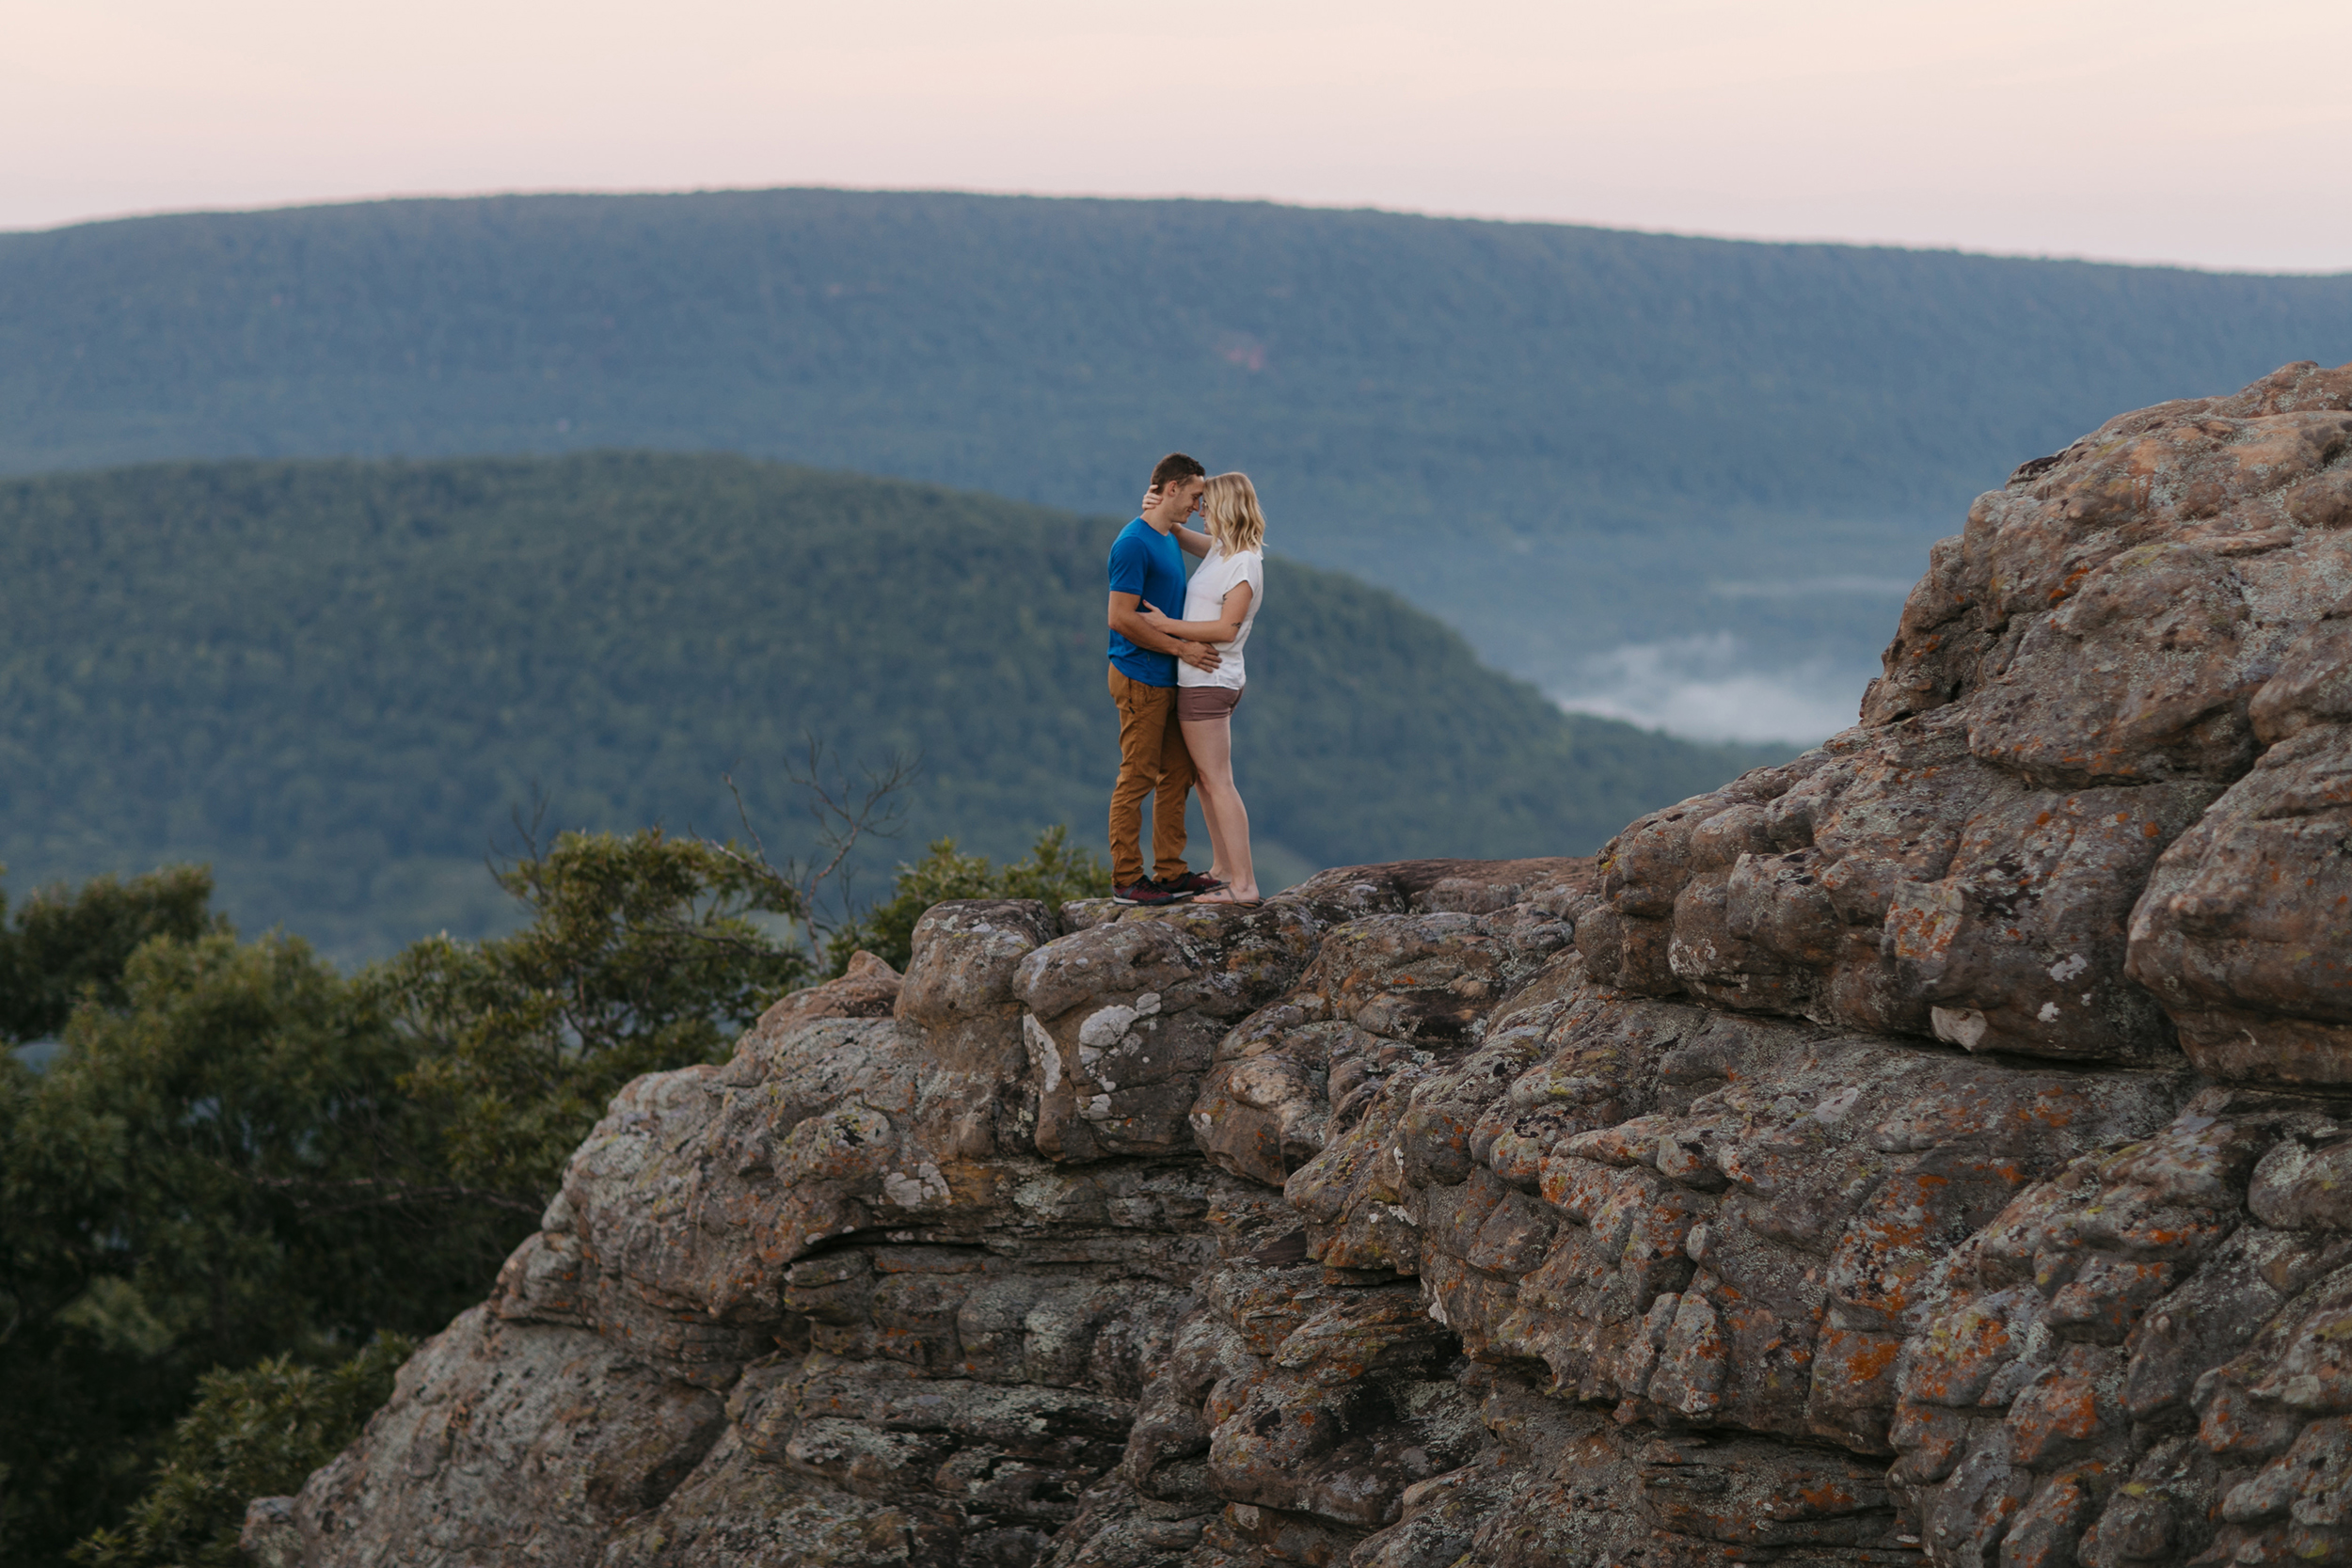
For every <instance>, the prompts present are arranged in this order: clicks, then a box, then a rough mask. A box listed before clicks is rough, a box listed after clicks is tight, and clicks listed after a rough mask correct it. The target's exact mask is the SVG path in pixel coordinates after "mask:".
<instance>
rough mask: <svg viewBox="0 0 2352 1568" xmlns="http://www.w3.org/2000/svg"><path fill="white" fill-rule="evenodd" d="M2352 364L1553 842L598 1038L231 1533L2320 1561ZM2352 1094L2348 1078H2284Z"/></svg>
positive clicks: (2012, 543)
mask: <svg viewBox="0 0 2352 1568" xmlns="http://www.w3.org/2000/svg"><path fill="white" fill-rule="evenodd" d="M2347 1090H2352V367H2345V368H2344V369H2341V370H2336V371H2321V370H2319V369H2318V368H2316V367H2314V366H2310V365H2297V366H2290V367H2288V368H2287V369H2285V370H2283V371H2280V372H2278V373H2277V374H2275V375H2272V376H2270V377H2267V378H2265V380H2263V381H2261V382H2258V383H2256V384H2255V385H2254V386H2252V387H2250V388H2247V389H2246V390H2244V391H2243V392H2240V393H2238V394H2236V395H2235V396H2233V397H2229V398H2217V399H2205V400H2197V401H2191V402H2184V403H2174V404H2164V405H2161V406H2159V407H2157V408H2153V409H2147V410H2143V411H2141V412H2139V413H2136V414H2131V415H2127V416H2124V417H2123V418H2122V419H2119V420H2114V421H2111V422H2110V423H2109V424H2107V425H2106V426H2105V427H2103V428H2102V429H2101V430H2099V431H2097V432H2095V433H2093V434H2092V435H2090V436H2086V437H2085V438H2084V439H2083V440H2081V441H2079V442H2077V443H2075V444H2074V446H2072V447H2070V448H2068V449H2067V450H2066V451H2063V452H2060V453H2058V454H2057V455H2055V456H2053V457H2048V458H2042V459H2038V460H2036V461H2035V462H2032V463H2028V464H2026V465H2025V466H2024V467H2021V468H2020V469H2019V470H2018V471H2017V473H2016V474H2015V475H2014V476H2012V477H2011V479H2010V483H2008V485H2007V486H2005V487H2004V488H2003V489H2001V490H1998V491H1995V492H1994V493H1992V494H1990V495H1988V496H1986V497H1984V498H1983V499H1980V500H1979V502H1978V503H1977V505H1976V506H1975V508H1974V509H1973V510H1972V511H1971V513H1970V515H1969V518H1968V525H1967V529H1966V531H1965V532H1964V533H1963V535H1962V536H1960V537H1959V538H1957V539H1953V540H1947V541H1945V542H1944V543H1943V544H1941V545H1938V546H1936V548H1935V550H1934V551H1933V553H1932V557H1931V568H1930V571H1929V573H1928V576H1927V577H1926V578H1924V579H1923V580H1922V581H1921V583H1920V584H1919V586H1918V587H1917V589H1915V591H1914V593H1913V594H1912V596H1911V599H1910V602H1909V604H1908V605H1907V606H1906V608H1905V610H1904V612H1903V618H1902V622H1901V626H1900V629H1899V632H1898V635H1897V637H1896V641H1895V642H1894V644H1893V646H1892V647H1890V649H1889V650H1888V653H1887V657H1886V673H1885V675H1884V677H1883V679H1882V680H1880V681H1879V682H1877V683H1875V684H1874V685H1873V687H1872V688H1871V690H1870V692H1869V694H1868V696H1867V698H1866V700H1865V703H1864V705H1863V714H1862V722H1861V723H1860V724H1859V725H1857V726H1856V727H1855V728H1853V729H1851V730H1849V731H1847V732H1845V733H1844V734H1842V735H1840V736H1837V737H1836V738H1835V739H1833V740H1832V741H1830V742H1829V743H1828V744H1827V745H1825V746H1823V747H1821V748H1820V749H1819V750H1817V751H1814V752H1808V753H1807V754H1806V755H1804V756H1803V757H1800V758H1797V759H1796V760H1794V761H1792V762H1790V763H1788V764H1787V765H1785V766H1783V767H1779V768H1766V769H1761V770H1758V771H1756V772H1752V773H1750V774H1747V775H1746V776H1744V777H1742V778H1740V779H1739V780H1737V781H1734V782H1733V783H1732V784H1727V785H1725V786H1724V788H1722V789H1720V790H1717V791H1715V792H1714V793H1713V794H1710V795H1707V796H1702V797H1699V798H1697V799H1695V800H1686V801H1684V802H1682V803H1681V804H1679V805H1677V806H1676V807H1673V808H1671V809H1669V810H1666V811H1661V812H1659V813H1655V814H1653V815H1652V816H1647V817H1645V818H1643V819H1642V820H1641V821H1639V822H1636V823H1634V824H1632V825H1631V826H1629V827H1628V828H1627V829H1626V830H1625V831H1624V832H1622V833H1620V834H1619V835H1618V836H1617V837H1616V838H1615V839H1614V840H1613V841H1612V842H1611V844H1610V845H1609V846H1608V847H1606V848H1605V849H1604V851H1603V853H1602V855H1601V856H1600V857H1599V859H1598V860H1597V862H1580V861H1569V860H1557V861H1530V862H1514V863H1485V864H1480V863H1459V862H1422V863H1408V864H1402V865H1390V866H1375V867H1365V868H1358V869H1353V870H1346V871H1339V872H1327V873H1325V874H1324V875H1322V876H1320V877H1317V878H1316V879H1313V880H1312V881H1310V882H1308V883H1307V884H1305V885H1303V886H1301V887H1299V888H1297V889H1294V890H1292V891H1291V892H1289V893H1286V894H1284V895H1279V896H1278V897H1276V898H1273V899H1269V900H1268V901H1267V902H1266V904H1265V905H1264V906H1263V907H1262V908H1259V909H1256V910H1248V911H1245V910H1232V909H1226V910H1214V909H1206V908H1200V907H1192V908H1183V909H1177V910H1172V911H1122V910H1117V909H1114V908H1113V907H1111V906H1108V905H1101V904H1081V905H1073V906H1070V907H1068V908H1066V909H1064V910H1063V911H1059V913H1058V914H1051V913H1049V912H1048V911H1046V910H1045V909H1044V908H1043V907H1042V906H1040V905H1036V904H1026V903H967V904H949V905H942V906H940V907H939V908H937V909H934V910H933V911H930V913H929V914H927V915H926V916H925V917H924V920H923V923H922V925H921V926H920V927H918V929H917V931H916V934H915V941H914V958H913V960H912V962H911V964H910V966H909V968H908V971H907V974H905V975H904V976H903V977H899V976H896V975H893V974H890V973H889V972H888V971H887V969H886V968H885V967H883V966H882V965H880V964H879V963H877V962H875V961H873V960H870V959H868V960H861V963H860V965H859V966H858V967H857V968H856V969H853V970H852V972H851V974H850V975H848V976H847V977H845V978H844V979H842V980H840V981H837V982H834V984H833V985H830V986H826V987H821V988H818V989H817V990H812V991H805V992H802V993H800V994H799V995H798V996H795V997H792V998H788V999H787V1000H786V1001H785V1002H783V1003H780V1004H779V1005H778V1006H777V1007H776V1008H775V1009H773V1010H772V1011H771V1013H770V1014H769V1015H768V1016H767V1017H766V1018H765V1019H763V1020H762V1021H761V1022H760V1024H759V1026H758V1027H757V1028H755V1029H754V1030H753V1031H752V1032H751V1033H750V1034H749V1035H748V1036H746V1037H745V1038H744V1039H743V1041H742V1043H741V1044H740V1046H739V1048H738V1049H737V1052H736V1053H735V1056H734V1058H733V1060H731V1061H730V1062H729V1063H727V1064H726V1065H724V1066H723V1067H706V1068H696V1069H687V1070H684V1071H679V1072H672V1073H662V1074H656V1075H653V1076H650V1077H647V1078H644V1079H641V1080H639V1081H638V1082H637V1083H635V1084H632V1085H629V1087H628V1089H627V1090H625V1091H624V1092H623V1093H622V1095H621V1096H620V1097H619V1098H618V1099H616V1100H615V1101H614V1102H613V1104H612V1110H611V1112H610V1114H609V1115H608V1116H607V1117H605V1119H604V1120H603V1122H601V1123H600V1124H599V1125H598V1127H597V1128H596V1132H595V1133H594V1134H593V1135H592V1136H591V1137H590V1139H589V1140H588V1142H587V1143H586V1144H585V1145H583V1146H582V1147H581V1148H580V1151H579V1153H578V1154H577V1155H576V1156H575V1157H574V1159H573V1161H572V1163H571V1165H570V1167H569V1169H568V1170H567V1172H566V1174H565V1177H564V1188H563V1192H562V1195H561V1196H559V1197H557V1199H556V1200H555V1201H554V1203H553V1204H552V1205H551V1206H550V1208H549V1210H548V1214H547V1217H546V1219H545V1221H544V1224H543V1228H542V1230H541V1232H540V1233H539V1234H538V1235H536V1236H534V1237H533V1238H532V1240H531V1241H529V1242H527V1243H525V1244H524V1245H523V1246H522V1247H521V1248H520V1249H519V1250H518V1251H517V1252H516V1255H515V1257H514V1258H513V1259H512V1260H510V1262H509V1263H508V1264H507V1267H506V1270H505V1272H504V1274H503V1275H501V1279H500V1282H499V1287H498V1290H497V1291H496V1293H495V1294H494V1295H493V1297H492V1298H491V1300H490V1301H488V1302H487V1303H485V1305H483V1306H482V1307H477V1308H475V1309H474V1310H472V1311H471V1312H469V1313H468V1314H466V1315H465V1316H464V1317H462V1318H460V1319H459V1320H458V1321H457V1322H456V1323H453V1325H451V1327H450V1329H449V1330H448V1331H447V1332H446V1333H444V1334H443V1335H441V1336H440V1337H438V1338H436V1339H434V1340H433V1341H431V1342H430V1343H429V1344H427V1345H426V1346H425V1347H424V1348H423V1349H421V1351H420V1352H419V1353H418V1354H417V1355H416V1357H415V1358H414V1359H413V1360H412V1361H411V1362H410V1364H409V1365H408V1367H407V1368H406V1369H405V1370H404V1371H403V1372H402V1374H401V1378H400V1383H399V1387H398V1390H397V1392H396V1393H395V1395H394V1397H393V1400H392V1402H391V1403H390V1404H389V1406H387V1407H386V1409H384V1410H383V1411H382V1412H380V1413H379V1414H378V1415H377V1416H376V1417H375V1418H373V1421H371V1423H370V1424H369V1426H368V1429H367V1431H366V1433H364V1435H363V1436H362V1437H361V1438H360V1439H359V1441H358V1443H356V1444H355V1445H354V1446H353V1447H352V1448H351V1449H349V1450H348V1451H346V1452H345V1453H344V1454H342V1456H341V1457H340V1458H338V1459H337V1460H335V1461H334V1462H333V1463H332V1464H330V1465H327V1466H326V1468H324V1469H322V1470H320V1471H319V1472H317V1473H316V1474H315V1475H313V1476H312V1477H311V1478H310V1482H309V1484H308V1485H307V1486H305V1487H304V1489H303V1491H302V1493H301V1494H300V1496H299V1497H294V1498H291V1499H288V1498H271V1499H263V1500H262V1501H261V1502H259V1503H257V1504H256V1505H255V1508H254V1510H253V1512H252V1514H251V1515H250V1518H249V1522H248V1530H247V1540H248V1545H249V1547H250V1549H252V1550H253V1551H254V1553H255V1554H256V1555H257V1556H258V1557H261V1558H262V1559H263V1560H272V1561H282V1562H289V1563H292V1562H301V1563H307V1564H311V1565H315V1568H328V1565H334V1568H342V1565H358V1564H377V1563H386V1564H389V1563H394V1562H399V1563H436V1564H439V1563H449V1564H456V1563H467V1564H472V1563H481V1564H490V1563H508V1562H516V1561H527V1560H536V1561H545V1562H551V1563H589V1562H596V1563H605V1564H612V1565H614V1568H619V1565H637V1564H644V1565H652V1564H673V1563H674V1564H679V1565H686V1564H693V1565H706V1564H712V1565H715V1564H737V1563H741V1564H754V1563H760V1564H778V1565H783V1564H807V1565H827V1568H831V1565H841V1568H848V1565H852V1564H855V1565H861V1568H863V1565H868V1564H872V1565H880V1564H886V1563H888V1564H898V1563H907V1564H927V1565H937V1568H984V1565H986V1568H996V1565H1002V1568H1030V1565H1040V1568H1042V1565H1051V1568H1260V1565H1270V1564H1276V1563H1298V1564H1311V1565H1321V1564H1342V1563H1351V1564H1356V1565H1359V1568H1450V1565H1455V1564H1463V1563H1469V1564H1478V1565H1482V1568H1510V1565H1522V1564H1523V1565H1528V1568H1534V1565H1536V1564H1590V1565H1595V1568H1597V1565H1601V1564H1641V1565H1644V1568H1675V1565H1691V1568H1696V1565H1700V1564H1723V1565H1728V1564H1732V1563H1762V1562H1768V1561H1772V1562H1786V1563H1807V1564H1823V1565H1826V1564H1832V1563H1841V1564H1857V1565H1859V1564H1881V1563H1899V1562H1907V1561H1926V1562H1933V1563H1937V1564H1942V1565H1948V1568H1992V1565H1994V1564H1996V1563H1997V1564H2002V1565H2007V1568H2028V1565H2047V1568H2061V1565H2064V1564H2069V1563H2080V1564H2087V1565H2096V1568H2107V1565H2115V1568H2122V1565H2124V1564H2135V1563H2200V1564H2220V1563H2261V1562H2274V1561H2285V1560H2296V1561H2352V1348H2348V1347H2352V1105H2347V1104H2346V1103H2345V1102H2344V1101H2342V1100H2340V1099H2338V1098H2336V1097H2338V1096H2341V1095H2342V1094H2344V1092H2345V1091H2347ZM2340 1111H2341V1112H2342V1113H2343V1117H2342V1119H2341V1120H2339V1112H2340Z"/></svg>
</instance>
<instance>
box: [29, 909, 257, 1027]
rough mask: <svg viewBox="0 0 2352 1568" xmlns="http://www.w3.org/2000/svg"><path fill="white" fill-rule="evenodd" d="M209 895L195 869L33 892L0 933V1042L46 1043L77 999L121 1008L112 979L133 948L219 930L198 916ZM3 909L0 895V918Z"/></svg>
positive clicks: (118, 984)
mask: <svg viewBox="0 0 2352 1568" xmlns="http://www.w3.org/2000/svg"><path fill="white" fill-rule="evenodd" d="M0 869H5V868H0ZM212 896H213V873H212V870H211V868H210V867H208V866H201V865H174V866H167V867H165V868H164V869H163V870H161V871H154V872H151V873H149V874H148V875H146V876H144V877H134V878H132V879H130V880H129V881H124V880H123V879H120V878H119V877H98V878H94V879H91V880H89V881H87V882H85V883H83V884H82V885H81V886H80V887H79V888H70V887H67V886H64V885H63V884H59V885H57V886H55V887H46V888H42V889H41V890H40V891H39V892H37V893H35V894H34V895H32V896H31V897H30V898H28V899H26V900H25V902H24V906H23V907H22V908H20V909H19V910H18V911H16V913H15V915H14V916H13V917H12V918H10V919H9V920H8V922H7V924H6V925H5V926H0V1040H5V1041H8V1042H9V1043H13V1044H22V1043H24V1041H26V1040H38V1039H45V1038H47V1037H51V1036H53V1035H55V1034H56V1032H57V1031H58V1030H60V1029H62V1028H64V1027H65V1021H66V1020H67V1018H69V1017H70V1016H72V1011H73V1005H74V1003H75V1002H76V1001H78V1000H80V999H81V998H82V997H84V996H89V997H92V998H95V999H96V1000H97V1001H99V1002H101V1003H103V1004H104V1005H105V1006H121V1004H122V971H123V968H124V966H125V965H127V964H128V963H129V962H130V961H131V955H132V954H133V953H135V952H136V951H137V950H138V947H139V944H140V943H141V942H145V941H147V939H148V938H150V937H153V936H174V937H181V938H190V937H196V936H199V935H201V934H202V933H203V932H205V931H210V930H218V929H221V928H223V927H222V921H221V917H220V916H218V915H216V914H214V913H212V912H211V911H210V910H209V908H208V905H209V904H210V902H211V899H212ZM7 911H8V897H7V895H5V894H0V914H5V913H7Z"/></svg>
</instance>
